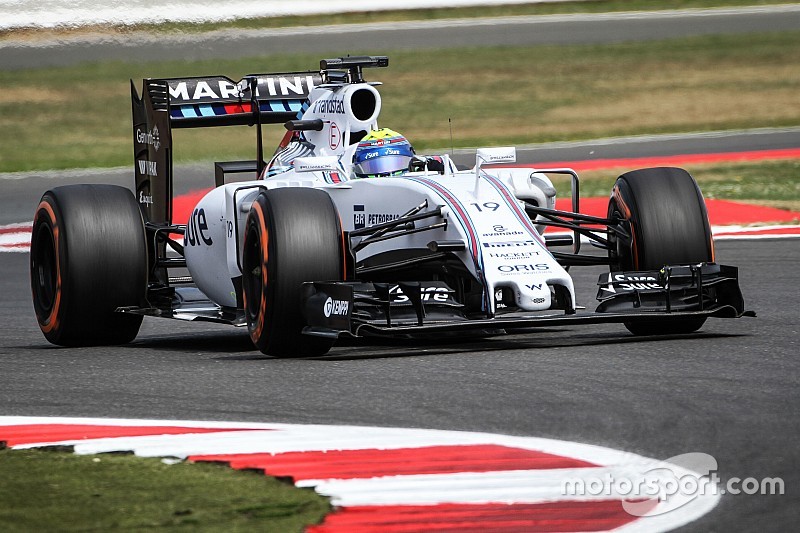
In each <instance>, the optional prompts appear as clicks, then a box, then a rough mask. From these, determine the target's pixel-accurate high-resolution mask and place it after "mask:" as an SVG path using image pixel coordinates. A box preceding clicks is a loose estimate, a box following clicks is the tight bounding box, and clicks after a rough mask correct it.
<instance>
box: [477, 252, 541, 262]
mask: <svg viewBox="0 0 800 533" xmlns="http://www.w3.org/2000/svg"><path fill="white" fill-rule="evenodd" d="M538 255H539V252H538V251H533V252H500V253H490V254H489V257H498V258H501V259H507V260H514V259H530V258H531V257H537V256H538Z"/></svg>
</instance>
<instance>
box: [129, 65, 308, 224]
mask: <svg viewBox="0 0 800 533" xmlns="http://www.w3.org/2000/svg"><path fill="white" fill-rule="evenodd" d="M322 83H323V78H322V74H321V73H320V72H318V71H317V72H292V73H285V74H257V75H250V76H245V77H244V78H242V79H241V80H240V81H233V80H231V79H230V78H227V77H225V76H210V77H192V78H167V79H146V80H144V87H143V89H142V96H141V97H140V96H139V94H138V93H137V91H136V87H135V86H134V84H133V81H131V103H132V112H133V152H134V172H135V176H136V197H137V199H138V201H139V204H140V207H141V208H142V211H143V213H144V215H145V219H146V220H147V221H148V222H153V223H166V224H169V223H171V221H172V212H171V211H172V205H171V204H172V202H171V201H170V199H171V198H172V130H173V129H175V128H199V127H211V126H237V125H246V126H259V127H258V128H257V136H258V140H257V154H256V160H257V162H259V161H263V159H264V158H263V153H262V146H263V145H262V140H261V128H260V126H261V125H263V124H282V123H285V122H286V121H289V120H293V119H297V118H300V117H301V116H302V115H303V113H304V112H305V110H306V109H307V107H308V96H309V94H310V92H311V90H312V89H313V88H314V87H316V86H319V85H321V84H322ZM257 166H258V165H257ZM254 170H260V167H259V168H258V169H254Z"/></svg>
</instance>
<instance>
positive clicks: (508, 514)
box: [306, 500, 637, 533]
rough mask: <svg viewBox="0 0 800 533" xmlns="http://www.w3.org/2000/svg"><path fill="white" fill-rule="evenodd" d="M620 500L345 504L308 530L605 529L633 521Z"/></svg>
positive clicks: (321, 532) (322, 532)
mask: <svg viewBox="0 0 800 533" xmlns="http://www.w3.org/2000/svg"><path fill="white" fill-rule="evenodd" d="M636 519H637V517H635V516H631V515H630V514H628V513H627V512H625V510H624V509H623V507H622V502H621V501H619V500H601V501H564V502H552V503H538V504H503V503H489V504H455V503H453V504H449V503H448V504H438V505H389V506H356V507H344V508H340V509H339V510H338V511H336V512H334V513H332V514H329V515H328V516H326V517H325V521H324V522H323V523H322V524H320V525H318V526H311V527H309V528H307V529H306V531H307V532H308V533H340V532H341V533H344V532H347V533H372V532H375V533H378V532H380V533H400V532H411V531H458V532H460V533H462V532H463V533H466V532H475V533H478V532H481V533H482V532H485V531H492V532H493V533H496V532H523V531H524V532H530V533H535V532H539V531H607V530H611V529H615V528H618V527H620V526H623V525H625V524H628V523H630V522H633V521H634V520H636Z"/></svg>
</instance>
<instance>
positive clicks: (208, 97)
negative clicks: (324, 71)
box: [169, 76, 314, 104]
mask: <svg viewBox="0 0 800 533" xmlns="http://www.w3.org/2000/svg"><path fill="white" fill-rule="evenodd" d="M313 88H314V77H313V76H259V77H258V78H257V79H256V96H257V97H262V96H272V97H289V98H292V97H302V96H306V95H308V94H309V93H310V92H311V90H312V89H313ZM249 89H250V87H249V80H247V79H244V80H241V81H240V82H238V83H233V82H232V81H231V80H229V79H227V78H206V79H200V80H184V81H171V82H170V84H169V96H170V100H171V102H172V103H173V104H178V103H183V102H203V101H214V100H234V99H236V100H241V99H243V98H248V96H247V94H246V93H248V92H249Z"/></svg>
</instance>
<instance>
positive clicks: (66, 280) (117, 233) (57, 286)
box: [30, 185, 147, 346]
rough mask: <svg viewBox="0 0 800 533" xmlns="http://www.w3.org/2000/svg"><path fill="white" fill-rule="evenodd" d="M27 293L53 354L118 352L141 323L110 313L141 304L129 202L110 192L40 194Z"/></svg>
mask: <svg viewBox="0 0 800 533" xmlns="http://www.w3.org/2000/svg"><path fill="white" fill-rule="evenodd" d="M30 267H31V290H32V293H33V307H34V310H35V311H36V319H37V321H38V323H39V327H40V328H41V330H42V333H44V336H45V338H46V339H47V340H48V341H50V342H51V343H53V344H57V345H60V346H92V345H114V344H124V343H127V342H130V341H132V340H133V339H134V338H135V337H136V334H137V333H138V332H139V326H140V325H141V323H142V316H141V315H132V314H127V313H117V312H115V309H117V308H118V307H125V306H139V305H142V304H143V303H144V300H145V291H146V289H147V248H146V244H145V231H144V223H143V222H142V215H141V213H140V211H139V206H138V205H137V204H136V200H134V198H133V195H132V194H131V192H130V191H128V190H127V189H125V188H124V187H118V186H115V185H68V186H64V187H56V188H54V189H52V190H50V191H47V192H46V193H45V194H44V195H43V196H42V199H41V202H40V203H39V206H38V207H37V208H36V214H35V216H34V220H33V232H32V235H31V253H30Z"/></svg>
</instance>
